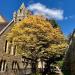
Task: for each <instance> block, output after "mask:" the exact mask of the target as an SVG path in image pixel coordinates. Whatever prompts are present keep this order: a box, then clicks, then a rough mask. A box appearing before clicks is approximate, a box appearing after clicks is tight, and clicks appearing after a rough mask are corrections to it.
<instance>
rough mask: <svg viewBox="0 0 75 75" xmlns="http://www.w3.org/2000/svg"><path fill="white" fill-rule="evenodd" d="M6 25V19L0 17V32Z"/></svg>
mask: <svg viewBox="0 0 75 75" xmlns="http://www.w3.org/2000/svg"><path fill="white" fill-rule="evenodd" d="M7 24H8V22H7V21H6V19H5V18H4V17H3V16H2V15H0V31H1V30H2V29H3V28H4V27H5V26H6V25H7Z"/></svg>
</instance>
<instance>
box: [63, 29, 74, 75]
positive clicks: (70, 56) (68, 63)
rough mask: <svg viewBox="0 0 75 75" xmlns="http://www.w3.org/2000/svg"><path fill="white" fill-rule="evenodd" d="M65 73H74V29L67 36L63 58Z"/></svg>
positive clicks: (72, 74)
mask: <svg viewBox="0 0 75 75" xmlns="http://www.w3.org/2000/svg"><path fill="white" fill-rule="evenodd" d="M63 70H64V73H65V75H75V30H74V31H73V33H72V34H71V36H70V38H69V47H68V50H67V52H66V55H65V59H64V68H63Z"/></svg>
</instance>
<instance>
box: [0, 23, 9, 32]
mask: <svg viewBox="0 0 75 75" xmlns="http://www.w3.org/2000/svg"><path fill="white" fill-rule="evenodd" d="M7 24H8V22H5V23H0V31H1V30H2V29H3V28H4V27H6V25H7Z"/></svg>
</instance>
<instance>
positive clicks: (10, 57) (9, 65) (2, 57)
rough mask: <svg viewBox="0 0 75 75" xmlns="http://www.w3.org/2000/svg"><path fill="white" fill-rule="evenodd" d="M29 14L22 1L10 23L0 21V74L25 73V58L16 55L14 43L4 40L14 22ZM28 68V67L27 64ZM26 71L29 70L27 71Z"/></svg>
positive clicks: (19, 74) (14, 74)
mask: <svg viewBox="0 0 75 75" xmlns="http://www.w3.org/2000/svg"><path fill="white" fill-rule="evenodd" d="M29 15H31V12H30V11H28V10H27V9H26V7H25V6H24V3H23V4H22V5H21V7H20V9H19V10H18V11H17V12H14V13H13V19H12V21H11V22H10V23H3V24H2V23H1V25H0V28H1V27H2V26H4V27H2V29H1V30H0V75H23V74H24V75H25V71H24V66H25V64H24V60H25V59H23V58H22V56H20V55H17V52H16V46H15V44H14V43H11V42H9V41H7V40H6V34H7V33H8V32H10V30H11V29H12V27H13V25H14V24H15V23H18V22H19V21H21V20H23V19H24V18H26V17H28V16H29ZM4 24H5V25H4ZM26 61H27V60H26ZM29 62H30V61H29ZM28 68H30V66H29V65H28ZM16 73H17V74H16ZM28 73H30V72H29V71H28Z"/></svg>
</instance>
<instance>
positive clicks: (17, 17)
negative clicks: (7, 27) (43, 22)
mask: <svg viewBox="0 0 75 75" xmlns="http://www.w3.org/2000/svg"><path fill="white" fill-rule="evenodd" d="M28 15H31V12H30V11H29V10H27V9H26V7H25V5H24V3H22V5H21V7H20V8H19V10H18V11H17V12H14V13H13V20H14V22H16V23H17V22H19V21H21V20H23V19H24V18H26V17H28Z"/></svg>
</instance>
